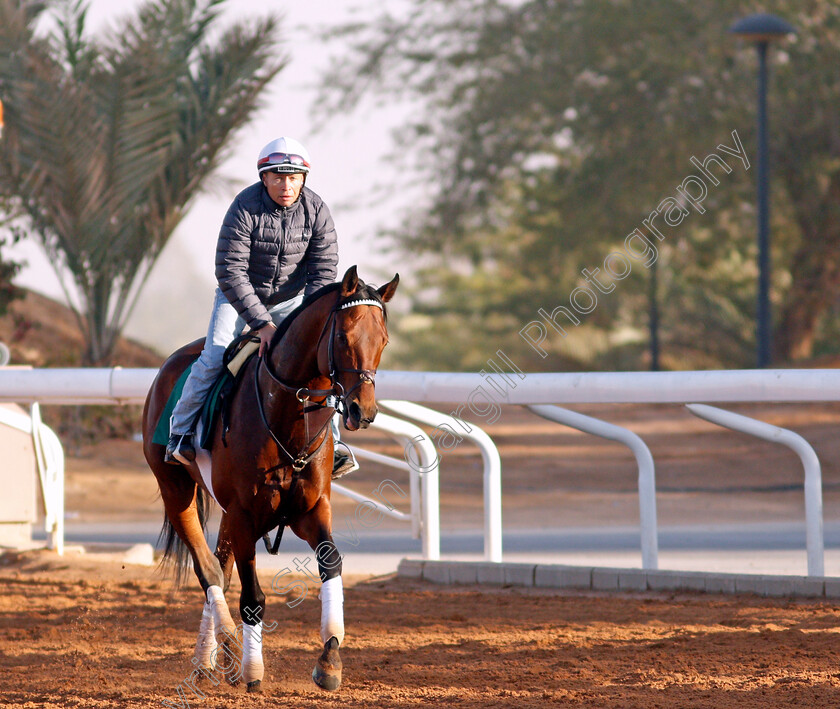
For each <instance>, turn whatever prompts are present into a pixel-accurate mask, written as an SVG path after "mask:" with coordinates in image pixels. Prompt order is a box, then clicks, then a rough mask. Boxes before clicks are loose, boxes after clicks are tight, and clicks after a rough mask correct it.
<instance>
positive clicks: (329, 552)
mask: <svg viewBox="0 0 840 709" xmlns="http://www.w3.org/2000/svg"><path fill="white" fill-rule="evenodd" d="M293 530H294V532H295V534H297V535H298V536H299V537H300V538H301V539H305V540H306V541H307V542H309V546H311V547H312V549H313V550H314V551H315V558H316V559H317V560H318V571H319V572H320V574H321V641H322V642H323V643H324V650H323V652H322V653H321V656H320V657H319V658H318V662H317V663H316V664H315V669H314V670H312V680H313V681H314V682H315V684H317V685H318V686H319V687H321V688H322V689H328V690H331V691H332V690H336V689H338V688H339V687H340V686H341V670H342V664H341V656H340V655H339V651H338V648H339V646H340V645H341V643H342V642H344V586H343V584H342V581H341V554H339V553H338V549H337V548H336V546H335V543H334V542H333V539H332V510H331V508H330V503H329V502H328V501H327V500H326V499H325V498H321V500H319V502H318V504H316V505H315V507H314V508H313V509H312V511H311V512H310V513H309V514H308V515H307V516H306V517H305V518H303V519H302V520H300V521H299V522H298V523H297V524H296V525H294V527H293Z"/></svg>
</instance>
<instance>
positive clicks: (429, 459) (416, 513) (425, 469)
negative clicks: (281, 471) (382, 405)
mask: <svg viewBox="0 0 840 709" xmlns="http://www.w3.org/2000/svg"><path fill="white" fill-rule="evenodd" d="M371 426H372V427H373V428H378V429H381V430H382V431H385V432H386V433H388V434H390V435H391V436H393V437H394V438H396V439H397V440H398V441H400V442H401V443H402V444H403V446H404V450H405V454H406V458H407V459H409V460H414V459H416V460H417V461H418V464H417V465H416V466H410V465H409V464H408V463H406V462H405V461H400V460H397V459H394V458H391V457H390V456H383V455H380V454H378V453H373V452H371V451H361V450H360V449H358V448H354V449H353V452H354V454H356V455H359V457H367V458H370V459H375V460H377V462H379V463H383V464H385V465H390V466H391V467H395V468H399V469H402V470H405V469H408V471H409V494H410V499H411V513H410V514H409V515H402V513H399V512H397V513H396V514H395V513H394V512H395V511H391V510H389V509H388V508H387V507H383V506H382V505H381V503H378V501H376V500H372V499H370V498H367V497H364V496H363V495H359V494H358V493H355V492H353V491H351V490H349V489H348V488H346V487H344V486H343V485H336V484H335V483H333V485H332V487H333V490H335V491H336V492H338V493H339V494H342V495H347V496H348V497H350V498H351V499H353V500H356V501H358V502H371V503H373V504H374V505H376V506H377V507H380V508H382V511H383V512H384V513H385V514H390V515H391V516H392V517H396V518H397V519H407V520H408V521H410V522H411V525H412V534H413V536H414V538H415V539H416V538H418V537H420V538H421V539H422V548H423V558H424V559H430V560H435V561H436V560H438V559H440V472H439V471H440V468H439V466H438V459H437V451H435V446H434V444H433V443H432V442H431V441H429V440H428V438H426V435H425V434H424V433H423V429H421V428H418V427H417V426H415V425H414V424H412V423H409V422H408V421H403V420H402V419H398V418H395V417H394V416H389V415H388V414H383V413H379V414H377V416H376V419H375V420H374V422H373V423H372V424H371ZM410 452H413V453H414V455H413V456H412V455H411V453H410Z"/></svg>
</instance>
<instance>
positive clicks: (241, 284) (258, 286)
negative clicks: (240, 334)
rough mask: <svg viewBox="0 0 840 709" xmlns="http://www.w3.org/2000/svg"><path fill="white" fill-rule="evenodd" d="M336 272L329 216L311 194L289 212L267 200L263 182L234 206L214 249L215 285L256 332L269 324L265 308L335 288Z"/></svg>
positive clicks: (306, 191) (306, 192)
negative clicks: (321, 290)
mask: <svg viewBox="0 0 840 709" xmlns="http://www.w3.org/2000/svg"><path fill="white" fill-rule="evenodd" d="M337 266H338V243H337V241H336V235H335V226H334V225H333V220H332V216H331V215H330V210H329V208H328V207H327V205H326V204H324V201H323V200H322V199H321V198H320V197H319V196H318V195H317V194H315V193H314V192H313V191H312V190H310V189H309V188H307V187H304V188H303V190H302V191H301V196H300V199H299V200H298V201H297V202H295V203H294V204H293V205H292V206H291V207H285V208H284V207H280V206H279V205H278V204H277V203H276V202H274V200H272V199H271V197H269V196H268V192H267V191H266V189H265V187H264V186H263V184H262V182H257V183H256V184H253V185H251V186H250V187H247V188H246V189H244V190H243V191H242V192H240V193H239V194H238V195H237V196H236V199H234V200H233V204H231V205H230V208H229V209H228V211H227V214H226V215H225V219H224V222H222V229H221V231H220V232H219V243H218V244H217V246H216V280H217V281H218V282H219V288H221V290H222V293H224V294H225V296H226V297H227V299H228V300H229V301H230V302H231V304H232V305H233V306H234V307H235V308H236V310H237V312H238V313H239V314H240V315H241V316H242V318H243V319H244V320H245V322H247V323H248V325H250V326H251V327H252V328H254V329H257V328H259V327H262V326H263V325H265V324H266V323H268V322H271V317H270V316H269V314H268V308H267V307H266V306H267V305H268V306H269V307H270V306H271V305H275V304H277V303H281V302H283V301H285V300H289V299H290V298H293V297H294V296H296V295H297V294H298V293H300V291H301V290H304V289H305V295H309V294H310V293H312V292H313V291H315V290H317V289H318V288H320V287H321V286H323V285H326V284H327V283H332V282H334V281H335V279H336V274H337Z"/></svg>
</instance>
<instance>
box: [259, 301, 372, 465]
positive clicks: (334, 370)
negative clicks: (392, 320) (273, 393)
mask: <svg viewBox="0 0 840 709" xmlns="http://www.w3.org/2000/svg"><path fill="white" fill-rule="evenodd" d="M357 305H367V306H371V307H375V308H379V309H380V310H382V311H384V310H385V308H384V307H383V305H382V303H381V302H380V301H379V300H376V299H375V298H359V299H357V300H350V301H347V302H346V303H340V302H339V303H338V304H336V306H335V307H334V308H333V309H332V311H331V312H330V315H329V317H328V318H327V321H326V322H325V323H324V327H323V328H322V329H321V334H320V335H319V336H318V342H317V343H316V345H315V356H316V357H317V356H318V351H319V350H320V349H321V341H322V340H323V339H324V334H325V333H326V332H327V327H328V326H329V328H330V335H329V338H330V339H329V342H328V343H327V357H328V363H329V369H330V374H329V377H330V388H329V389H310V388H309V387H298V386H294V385H291V384H287V383H286V382H284V381H283V380H282V379H280V377H279V375H278V374H277V372H276V371H275V370H274V365H273V364H272V363H271V357H270V354H271V353H270V352H267V353H266V354H265V356H264V357H260V359H259V362H258V363H257V366H256V367H254V387H255V390H256V395H257V408H258V410H259V412H260V417H261V419H262V422H263V425H264V426H265V427H266V429H267V430H268V432H269V433H270V434H271V437H272V438H273V439H274V442H275V443H276V444H277V446H278V449H279V450H280V451H282V452H283V453H284V454H285V455H286V457H287V458H289V460H290V461H292V467H293V468H294V470H295V472H300V471H301V470H303V468H304V467H306V465H307V464H308V463H309V462H310V461H311V460H312V459H313V458H314V457H315V456H316V455H317V454H318V451H320V450H321V448H322V447H323V445H324V443H326V441H327V437H326V436H324V439H323V440H322V441H321V443H320V444H318V447H317V448H316V449H315V450H314V451H312V452H311V453H308V454H307V452H306V451H307V450H308V449H309V447H310V446H311V445H312V443H313V442H314V441H315V440H316V439H317V438H318V437H319V436H320V435H321V434H322V433H323V432H324V430H325V429H326V427H327V426H328V425H329V423H330V419H331V418H332V416H329V417H327V420H326V421H325V422H324V424H323V425H322V426H321V427H320V428H319V429H318V432H317V433H316V434H315V435H314V436H313V437H311V438H310V436H309V416H308V414H310V413H312V412H313V411H317V410H320V409H326V408H331V409H334V410H335V411H339V412H340V413H342V414H343V415H346V413H347V399H348V398H349V397H350V395H351V394H352V393H353V392H354V391H356V389H358V388H359V387H361V386H362V384H364V383H365V382H367V383H369V384H375V380H376V370H375V369H355V368H350V367H337V366H336V363H335V329H336V321H337V319H338V317H337V316H338V313H339V311H341V310H346V309H347V308H352V307H354V306H357ZM260 366H262V367H264V368H265V371H266V372H267V373H268V376H269V377H271V379H272V381H273V382H274V383H275V384H277V386H279V387H280V388H281V389H283V390H284V391H286V392H288V393H290V394H294V396H295V398H296V399H297V400H298V401H299V402H300V403H301V404H303V405H304V406H303V421H304V427H305V434H304V435H305V438H306V444H305V445H304V446H303V448H302V449H301V452H300V453H299V454H298V455H296V456H293V455H292V454H291V453H289V451H288V450H287V449H286V447H285V446H284V445H283V443H281V441H280V439H279V438H277V436H276V435H275V433H274V431H272V430H271V425H270V424H269V422H268V419H267V418H266V415H265V409H264V407H263V397H262V392H261V391H260V383H259V372H260ZM348 372H349V373H355V374H358V375H359V381H358V382H356V383H355V384H354V385H353V386H352V387H350V389H349V390H348V391H345V389H344V387H343V386H342V385H341V382H339V381H338V380H337V379H336V374H338V373H348ZM328 396H333V397H335V400H336V405H335V406H329V405H328V404H327V403H326V400H324V401H321V402H315V401H313V402H312V403H311V404H310V405H309V406H306V402H307V401H311V400H312V399H313V398H319V397H328Z"/></svg>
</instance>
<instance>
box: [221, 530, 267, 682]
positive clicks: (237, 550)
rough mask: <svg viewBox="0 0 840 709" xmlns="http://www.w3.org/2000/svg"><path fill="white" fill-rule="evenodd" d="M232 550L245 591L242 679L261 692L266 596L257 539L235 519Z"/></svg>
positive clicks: (241, 598)
mask: <svg viewBox="0 0 840 709" xmlns="http://www.w3.org/2000/svg"><path fill="white" fill-rule="evenodd" d="M227 530H228V535H229V539H230V547H231V549H232V551H233V555H234V557H235V559H236V568H237V569H238V571H239V580H240V582H241V584H242V592H241V594H240V596H239V615H240V617H241V618H242V668H241V677H242V678H243V679H244V680H245V682H246V683H247V687H248V691H249V692H259V691H260V685H261V683H262V679H263V674H264V672H265V666H264V665H263V656H262V635H263V614H264V612H265V594H264V593H263V592H262V589H261V588H260V583H259V581H258V580H257V565H256V549H255V537H254V535H253V534H252V533H251V531H250V525H248V524H247V523H245V521H244V520H237V519H236V517H235V516H234V517H231V519H230V522H229V525H228V527H227Z"/></svg>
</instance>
